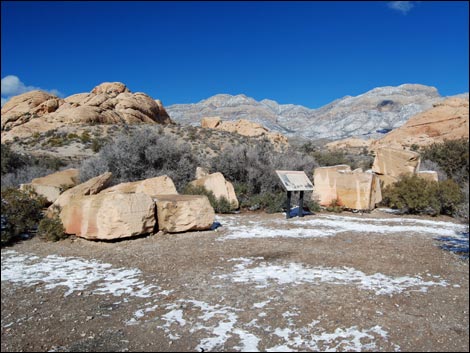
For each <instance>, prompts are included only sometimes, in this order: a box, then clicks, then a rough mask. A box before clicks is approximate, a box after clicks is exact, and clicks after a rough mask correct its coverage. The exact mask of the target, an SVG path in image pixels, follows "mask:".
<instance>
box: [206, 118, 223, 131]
mask: <svg viewBox="0 0 470 353" xmlns="http://www.w3.org/2000/svg"><path fill="white" fill-rule="evenodd" d="M221 121H222V119H220V117H218V116H214V117H206V118H202V119H201V127H203V128H206V129H215V128H217V126H218V125H219V124H220V122H221Z"/></svg>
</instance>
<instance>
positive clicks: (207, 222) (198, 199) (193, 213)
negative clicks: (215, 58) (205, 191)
mask: <svg viewBox="0 0 470 353" xmlns="http://www.w3.org/2000/svg"><path fill="white" fill-rule="evenodd" d="M154 200H155V202H156V205H157V219H158V229H159V230H161V231H164V232H168V233H178V232H186V231H193V230H207V229H210V228H211V226H212V224H213V223H214V219H215V212H214V209H213V208H212V206H211V204H210V202H209V199H208V198H207V196H204V195H159V196H157V197H155V198H154Z"/></svg>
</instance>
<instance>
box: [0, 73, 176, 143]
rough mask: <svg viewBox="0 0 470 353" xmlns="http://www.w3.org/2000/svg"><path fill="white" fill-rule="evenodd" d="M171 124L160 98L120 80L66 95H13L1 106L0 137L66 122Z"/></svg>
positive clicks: (29, 93)
mask: <svg viewBox="0 0 470 353" xmlns="http://www.w3.org/2000/svg"><path fill="white" fill-rule="evenodd" d="M140 123H149V124H155V123H160V124H170V123H173V122H172V120H171V119H170V116H169V115H168V113H167V112H166V111H165V109H164V108H163V105H162V103H161V102H160V101H158V100H154V99H153V98H151V97H150V96H148V95H146V94H145V93H139V92H137V93H131V92H130V91H129V89H128V88H127V87H126V86H125V85H124V84H123V83H120V82H105V83H102V84H101V85H98V86H96V87H95V88H94V89H93V90H92V91H91V92H90V93H79V94H74V95H72V96H70V97H67V98H65V99H60V98H58V97H56V96H54V95H51V94H48V93H46V92H43V91H32V92H28V93H24V94H21V95H19V96H16V97H13V98H12V99H11V100H10V101H8V102H7V103H6V104H5V105H4V106H3V107H2V117H1V127H2V141H10V140H13V139H14V137H15V136H18V137H21V138H24V137H28V136H30V135H32V134H33V133H35V132H44V131H48V130H52V129H56V128H58V127H60V126H64V125H69V124H82V125H83V124H140Z"/></svg>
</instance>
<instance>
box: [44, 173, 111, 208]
mask: <svg viewBox="0 0 470 353" xmlns="http://www.w3.org/2000/svg"><path fill="white" fill-rule="evenodd" d="M112 177H113V174H112V173H111V172H106V173H103V174H101V175H98V176H97V177H94V178H91V179H90V180H88V181H86V182H84V183H82V184H78V185H77V186H74V187H73V188H71V189H68V190H66V191H64V192H63V193H62V194H61V195H60V196H59V197H58V198H57V200H56V201H55V202H54V203H53V204H52V205H51V206H49V209H48V214H49V215H50V214H51V213H54V212H56V210H57V209H62V208H63V207H65V206H66V205H67V204H69V203H70V202H71V201H72V200H73V199H74V198H81V197H82V196H87V195H95V194H97V193H99V192H100V191H101V190H103V189H104V188H106V187H107V186H108V185H109V183H110V182H111V179H112Z"/></svg>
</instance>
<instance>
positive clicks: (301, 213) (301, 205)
mask: <svg viewBox="0 0 470 353" xmlns="http://www.w3.org/2000/svg"><path fill="white" fill-rule="evenodd" d="M303 216H304V192H303V191H301V192H300V196H299V217H303Z"/></svg>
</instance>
